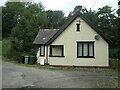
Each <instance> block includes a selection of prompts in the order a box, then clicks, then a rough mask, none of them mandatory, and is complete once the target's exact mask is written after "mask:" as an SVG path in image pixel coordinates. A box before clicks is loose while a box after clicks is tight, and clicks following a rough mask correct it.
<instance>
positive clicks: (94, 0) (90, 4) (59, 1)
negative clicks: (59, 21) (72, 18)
mask: <svg viewBox="0 0 120 90" xmlns="http://www.w3.org/2000/svg"><path fill="white" fill-rule="evenodd" d="M6 1H7V0H0V6H1V5H4V3H5V2H6ZM14 1H15V0H14ZM22 1H24V0H22ZM25 1H26V0H25ZM27 1H29V0H27ZM31 1H34V2H42V4H43V6H44V7H45V10H62V11H63V12H64V13H65V16H67V15H68V14H69V12H70V11H73V10H74V8H75V6H78V5H81V6H83V7H86V8H87V10H89V9H90V8H91V9H92V10H97V9H98V8H102V7H103V6H105V5H108V6H111V7H112V8H113V9H116V10H117V9H118V0H31Z"/></svg>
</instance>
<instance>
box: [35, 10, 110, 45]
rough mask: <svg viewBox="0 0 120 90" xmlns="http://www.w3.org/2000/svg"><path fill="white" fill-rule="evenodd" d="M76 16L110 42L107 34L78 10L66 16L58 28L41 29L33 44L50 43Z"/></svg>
mask: <svg viewBox="0 0 120 90" xmlns="http://www.w3.org/2000/svg"><path fill="white" fill-rule="evenodd" d="M78 16H79V17H80V18H81V19H83V20H84V21H85V22H86V23H87V24H88V25H89V26H90V27H91V28H93V30H95V31H96V32H97V33H98V34H99V35H100V36H101V37H102V38H103V39H104V40H105V41H107V42H108V43H110V42H111V40H110V39H109V38H108V37H107V36H105V35H104V34H103V33H102V31H101V30H99V28H97V27H96V26H95V24H94V23H93V22H91V21H90V20H89V19H87V18H86V17H85V16H84V15H83V14H81V13H80V12H79V11H78V12H76V13H75V14H74V15H73V16H71V17H70V18H68V19H67V20H66V22H65V24H63V26H61V27H60V28H59V29H54V30H53V31H52V30H50V29H49V30H46V29H43V31H41V30H40V31H39V33H38V35H37V37H36V39H35V41H34V43H33V44H46V45H50V44H51V43H52V42H53V41H54V40H55V39H56V38H57V37H58V36H59V35H60V34H61V33H62V32H63V31H64V30H65V29H66V28H67V27H68V26H69V25H70V24H71V23H72V22H73V21H74V20H75V19H76V18H77V17H78ZM44 30H46V31H44ZM43 38H46V40H43Z"/></svg>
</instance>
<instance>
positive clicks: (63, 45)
mask: <svg viewBox="0 0 120 90" xmlns="http://www.w3.org/2000/svg"><path fill="white" fill-rule="evenodd" d="M109 42H110V40H109V39H108V38H107V37H106V36H105V35H104V34H103V33H102V32H101V31H100V30H99V29H98V28H97V27H96V26H95V25H94V24H93V23H92V22H90V21H89V20H88V19H87V18H86V17H84V16H83V15H82V14H81V13H80V12H76V13H75V14H74V15H73V16H72V17H70V18H68V20H67V21H66V22H65V24H64V25H63V26H61V27H60V28H59V29H40V30H39V32H38V34H37V36H36V38H35V40H34V42H33V44H35V45H39V47H40V50H39V54H38V57H39V58H38V60H37V62H38V63H40V60H45V63H48V64H49V65H54V66H87V67H88V66H89V67H109V44H108V43H109Z"/></svg>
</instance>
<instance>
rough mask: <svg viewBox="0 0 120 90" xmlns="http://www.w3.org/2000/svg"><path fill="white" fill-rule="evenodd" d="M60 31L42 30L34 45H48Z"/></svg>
mask: <svg viewBox="0 0 120 90" xmlns="http://www.w3.org/2000/svg"><path fill="white" fill-rule="evenodd" d="M57 31H59V29H40V30H39V32H38V34H37V36H36V38H35V40H34V42H33V44H46V43H47V42H48V41H49V40H50V39H51V38H52V37H53V36H54V35H55V33H56V32H57Z"/></svg>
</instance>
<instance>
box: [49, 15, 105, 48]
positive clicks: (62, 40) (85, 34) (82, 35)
mask: <svg viewBox="0 0 120 90" xmlns="http://www.w3.org/2000/svg"><path fill="white" fill-rule="evenodd" d="M77 19H79V20H80V21H81V24H80V31H76V29H77V27H76V20H77ZM95 35H98V33H97V32H96V31H95V30H94V29H93V28H91V27H90V26H89V25H88V24H87V23H86V22H85V21H84V20H83V19H81V18H80V17H79V16H78V17H77V18H76V19H75V20H74V21H73V22H72V23H71V24H70V25H69V26H68V27H67V28H66V29H65V30H64V32H62V33H61V34H60V35H59V36H58V37H57V38H56V39H55V40H54V41H53V42H52V43H51V45H56V44H58V45H59V44H62V45H66V44H70V45H68V46H69V47H70V46H71V47H70V48H72V46H74V44H73V43H76V42H77V41H95ZM99 41H102V42H104V43H106V41H105V40H104V39H103V38H102V37H101V38H100V40H99ZM68 42H69V43H68Z"/></svg>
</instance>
